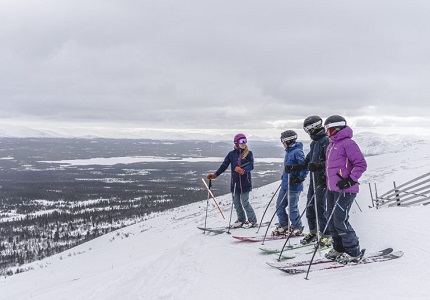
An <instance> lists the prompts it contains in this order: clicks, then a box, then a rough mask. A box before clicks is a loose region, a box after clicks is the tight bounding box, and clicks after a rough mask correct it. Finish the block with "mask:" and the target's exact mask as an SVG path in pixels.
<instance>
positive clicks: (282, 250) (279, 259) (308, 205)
mask: <svg viewBox="0 0 430 300" xmlns="http://www.w3.org/2000/svg"><path fill="white" fill-rule="evenodd" d="M314 199H315V194H313V195H312V198H311V199H310V200H309V202H308V203H306V207H305V209H304V210H303V212H302V213H301V215H300V220H301V219H302V217H303V215H304V214H305V212H306V211H307V210H308V207H310V206H311V205H312V201H313V200H314ZM292 234H293V231H290V234H289V235H288V237H287V239H286V240H285V243H284V245H283V246H282V249H281V253H279V257H278V261H281V257H282V253H284V250H285V246H286V245H287V242H288V241H289V240H290V238H291V236H292Z"/></svg>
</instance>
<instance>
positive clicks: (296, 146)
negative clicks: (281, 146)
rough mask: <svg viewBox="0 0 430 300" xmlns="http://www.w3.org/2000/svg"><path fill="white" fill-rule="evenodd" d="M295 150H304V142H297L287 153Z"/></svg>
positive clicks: (287, 149)
mask: <svg viewBox="0 0 430 300" xmlns="http://www.w3.org/2000/svg"><path fill="white" fill-rule="evenodd" d="M294 149H303V143H302V142H295V143H294V144H292V145H291V146H290V147H289V148H286V149H285V151H292V150H294Z"/></svg>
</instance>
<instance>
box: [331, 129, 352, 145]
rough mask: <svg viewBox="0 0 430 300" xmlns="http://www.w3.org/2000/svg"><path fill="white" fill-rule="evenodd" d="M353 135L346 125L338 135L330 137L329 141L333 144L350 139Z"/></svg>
mask: <svg viewBox="0 0 430 300" xmlns="http://www.w3.org/2000/svg"><path fill="white" fill-rule="evenodd" d="M353 135H354V134H353V132H352V129H351V127H349V126H348V125H347V126H346V127H345V128H343V129H342V130H340V131H339V132H338V133H336V134H335V135H333V136H331V137H330V140H331V141H333V142H337V141H341V140H343V139H346V138H352V136H353Z"/></svg>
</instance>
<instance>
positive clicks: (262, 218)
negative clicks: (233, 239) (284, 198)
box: [256, 182, 282, 233]
mask: <svg viewBox="0 0 430 300" xmlns="http://www.w3.org/2000/svg"><path fill="white" fill-rule="evenodd" d="M281 186H282V182H281V184H280V185H279V186H278V188H277V189H276V191H275V193H274V194H273V196H272V199H270V201H269V203H268V204H267V206H266V209H265V210H264V213H263V216H262V217H261V221H260V225H259V226H258V229H257V232H256V233H258V232H259V231H260V227H261V224H262V223H263V220H264V216H265V215H266V212H267V209H268V208H269V205H270V203H272V200H273V198H275V196H276V194H277V193H278V191H279V189H280V188H281Z"/></svg>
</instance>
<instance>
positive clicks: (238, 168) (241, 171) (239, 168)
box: [234, 166, 245, 175]
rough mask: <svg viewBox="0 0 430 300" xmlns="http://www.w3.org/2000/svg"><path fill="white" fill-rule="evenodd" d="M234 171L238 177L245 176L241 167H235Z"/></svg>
mask: <svg viewBox="0 0 430 300" xmlns="http://www.w3.org/2000/svg"><path fill="white" fill-rule="evenodd" d="M234 171H235V172H237V173H239V174H240V175H243V174H245V170H244V169H242V168H241V167H239V166H237V167H236V168H234Z"/></svg>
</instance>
